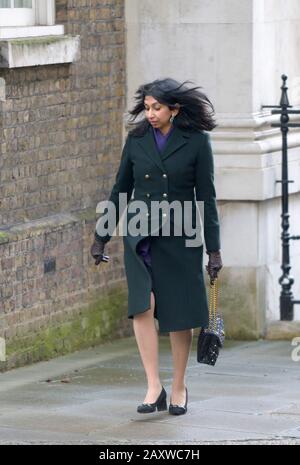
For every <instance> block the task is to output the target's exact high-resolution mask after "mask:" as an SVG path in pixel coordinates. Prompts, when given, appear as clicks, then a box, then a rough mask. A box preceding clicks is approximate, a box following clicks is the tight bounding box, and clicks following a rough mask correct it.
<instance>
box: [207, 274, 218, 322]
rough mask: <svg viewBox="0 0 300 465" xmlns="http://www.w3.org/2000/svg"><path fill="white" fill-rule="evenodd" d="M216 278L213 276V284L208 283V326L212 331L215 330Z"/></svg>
mask: <svg viewBox="0 0 300 465" xmlns="http://www.w3.org/2000/svg"><path fill="white" fill-rule="evenodd" d="M218 293H219V286H218V278H215V279H214V281H213V284H211V282H210V284H209V327H210V328H211V329H213V330H214V331H216V330H217V303H218V297H219V296H218Z"/></svg>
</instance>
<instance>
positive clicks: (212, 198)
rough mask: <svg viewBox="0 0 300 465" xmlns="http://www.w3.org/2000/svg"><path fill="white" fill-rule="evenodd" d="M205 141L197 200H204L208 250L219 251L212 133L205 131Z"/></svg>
mask: <svg viewBox="0 0 300 465" xmlns="http://www.w3.org/2000/svg"><path fill="white" fill-rule="evenodd" d="M203 136H204V137H203V142H202V144H201V146H200V149H199V152H198V154H197V162H196V185H195V192H196V200H197V201H204V239H205V245H206V250H207V252H214V251H218V250H220V248H221V245H220V225H219V218H218V210H217V201H216V190H215V186H214V161H213V153H212V147H211V141H210V135H209V134H208V133H206V132H205V133H203Z"/></svg>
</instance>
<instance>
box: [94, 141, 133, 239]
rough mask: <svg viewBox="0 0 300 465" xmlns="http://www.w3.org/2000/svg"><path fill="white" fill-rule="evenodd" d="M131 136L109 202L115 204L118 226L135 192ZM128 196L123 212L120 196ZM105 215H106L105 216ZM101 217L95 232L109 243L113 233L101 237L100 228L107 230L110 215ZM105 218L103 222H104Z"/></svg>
mask: <svg viewBox="0 0 300 465" xmlns="http://www.w3.org/2000/svg"><path fill="white" fill-rule="evenodd" d="M129 148H130V136H129V135H127V138H126V141H125V144H124V147H123V150H122V155H121V161H120V165H119V168H118V171H117V174H116V177H115V183H114V185H113V188H112V190H111V193H110V196H109V199H108V200H109V201H110V202H113V204H114V205H115V212H116V225H115V226H117V225H118V223H119V220H120V217H121V216H122V213H123V211H124V210H125V207H126V205H127V203H128V201H129V200H130V198H131V195H132V191H133V186H134V181H133V167H132V161H131V158H130V150H129ZM120 193H122V194H126V202H125V203H124V208H122V210H121V209H120V205H119V194H120ZM106 213H108V210H106ZM103 215H104V214H103ZM103 215H102V216H100V218H99V219H98V221H97V227H96V230H95V237H96V238H98V239H101V240H102V241H103V242H105V243H106V242H108V241H110V239H111V237H112V234H113V231H111V234H110V233H107V234H105V235H100V234H99V233H98V232H99V230H100V227H101V226H103V225H105V227H106V228H107V226H108V222H109V221H110V220H109V215H106V217H104V216H103ZM102 218H103V220H102Z"/></svg>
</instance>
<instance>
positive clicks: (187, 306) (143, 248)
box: [91, 78, 222, 415]
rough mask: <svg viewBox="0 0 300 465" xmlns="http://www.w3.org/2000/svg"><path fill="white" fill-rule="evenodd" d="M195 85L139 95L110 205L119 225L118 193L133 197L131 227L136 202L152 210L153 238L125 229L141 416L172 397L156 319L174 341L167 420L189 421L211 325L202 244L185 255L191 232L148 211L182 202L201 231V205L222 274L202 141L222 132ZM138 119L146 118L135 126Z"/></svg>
mask: <svg viewBox="0 0 300 465" xmlns="http://www.w3.org/2000/svg"><path fill="white" fill-rule="evenodd" d="M188 82H189V81H185V82H183V83H179V82H177V81H175V80H174V79H170V78H166V79H161V80H158V79H157V80H155V81H153V82H151V83H147V84H144V85H141V86H140V87H139V88H138V90H137V92H136V96H135V99H136V101H137V102H136V105H135V107H134V108H133V109H132V110H131V111H130V112H129V113H130V115H131V119H130V124H131V125H132V126H133V129H131V130H130V131H129V133H128V135H127V138H126V142H125V145H124V148H123V151H122V156H121V162H120V166H119V169H118V173H117V175H116V178H115V184H114V186H113V188H112V191H111V194H110V197H109V200H110V201H111V202H113V204H114V205H115V207H116V212H117V221H118V220H119V218H120V216H121V214H122V211H120V208H119V202H118V201H119V194H121V193H122V194H123V195H124V194H126V195H127V197H126V198H127V206H128V208H127V216H126V220H125V221H126V222H127V225H129V222H130V220H131V219H132V217H133V214H132V213H129V207H130V205H131V204H132V202H133V201H135V200H139V201H143V202H144V203H145V205H146V206H147V207H148V211H147V213H146V217H147V221H148V225H149V229H150V231H149V229H148V231H147V233H146V234H145V233H144V232H143V233H139V234H133V233H132V232H131V231H130V228H128V229H129V230H128V233H127V235H124V236H123V242H124V264H125V271H126V278H127V283H128V318H131V319H132V320H133V328H134V334H135V338H136V341H137V345H138V349H139V352H140V356H141V360H142V363H143V366H144V369H145V373H146V378H147V383H148V390H147V392H146V396H145V398H144V401H143V402H142V404H140V405H139V406H138V407H137V411H138V412H140V413H149V412H154V411H155V410H156V409H157V410H166V409H167V393H166V391H165V389H164V387H163V386H162V383H161V381H160V377H159V366H158V332H157V329H156V325H155V321H154V319H156V320H157V322H158V325H159V331H160V332H161V333H165V332H168V333H169V335H170V342H171V349H172V357H173V382H172V390H171V393H170V404H169V413H170V414H173V415H181V414H184V413H186V412H187V403H188V390H187V386H186V382H185V371H186V366H187V362H188V357H189V353H190V348H191V343H192V337H193V328H198V327H207V326H208V303H207V295H206V288H205V281H204V275H203V269H202V268H203V244H201V245H194V246H187V239H191V235H190V234H189V235H187V234H186V232H185V231H183V232H182V233H181V235H178V233H176V234H175V232H176V231H175V224H176V223H177V225H178V221H176V219H175V217H174V213H173V210H172V211H171V212H170V213H169V212H168V213H162V215H160V214H159V215H158V218H156V216H157V215H156V213H153V212H152V209H151V208H152V206H153V204H154V203H155V202H157V201H158V202H162V201H165V202H166V201H167V203H168V204H170V203H172V202H173V201H177V205H179V206H180V207H182V210H183V213H184V214H185V213H186V212H185V202H187V201H188V202H189V203H190V205H191V212H192V215H191V222H192V227H193V228H194V227H195V225H196V224H197V221H196V220H197V218H196V217H197V215H199V212H198V209H197V208H196V201H203V202H204V239H205V245H206V253H207V254H208V256H209V259H208V265H207V266H206V270H207V272H208V274H209V277H210V280H211V281H213V280H214V279H215V278H216V277H217V274H218V272H219V270H220V269H221V268H222V260H221V254H220V227H219V219H218V212H217V206H216V192H215V187H214V163H213V155H212V149H211V144H210V138H209V134H208V133H207V132H205V131H211V130H212V129H213V128H214V127H216V124H215V122H214V120H213V113H214V109H213V106H212V104H211V102H210V101H209V99H208V98H207V97H206V96H205V94H204V93H203V92H201V91H200V90H199V87H189V86H188V85H187V83H188ZM140 114H143V115H144V118H143V119H141V120H140V121H139V122H138V123H136V122H135V120H136V118H137V116H139V115H140ZM133 189H134V196H133V197H132V193H133ZM183 216H184V215H183ZM154 219H158V223H156V224H158V227H157V228H156V229H155V228H153V223H154V222H153V220H154ZM167 220H169V224H170V230H169V233H168V235H166V234H164V233H163V227H162V226H163V224H165V222H166V221H167ZM179 222H180V221H179ZM150 225H151V226H150ZM101 226H103V221H102V223H101V218H100V219H99V220H98V222H97V226H96V231H95V239H94V243H93V245H92V247H91V254H92V256H93V257H94V259H95V264H96V265H98V264H99V263H101V261H105V260H106V259H105V256H104V247H105V244H106V243H107V242H108V241H109V240H110V239H111V235H110V234H109V233H106V234H104V233H103V232H101V231H103V229H102V230H101ZM181 226H182V224H181ZM193 237H194V238H195V235H194V236H193Z"/></svg>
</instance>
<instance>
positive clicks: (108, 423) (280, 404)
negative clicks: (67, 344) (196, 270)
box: [0, 335, 300, 445]
mask: <svg viewBox="0 0 300 465" xmlns="http://www.w3.org/2000/svg"><path fill="white" fill-rule="evenodd" d="M159 344H160V374H161V380H162V383H163V385H164V387H165V388H166V390H167V393H168V399H167V400H168V402H169V398H170V387H171V383H172V357H171V349H170V343H169V337H168V336H167V335H162V336H160V338H159ZM293 350H294V351H295V347H293V346H292V345H291V341H267V340H259V341H226V342H225V346H224V348H223V349H222V350H221V353H220V356H219V358H218V360H217V363H216V365H215V366H209V365H204V364H199V363H198V362H197V360H196V338H195V337H194V340H193V346H192V351H191V354H190V358H189V363H188V367H187V372H186V384H187V387H188V392H189V403H188V411H187V413H186V414H185V415H181V416H173V415H170V414H169V413H168V411H164V412H155V413H150V414H139V413H137V411H136V407H137V405H138V404H139V403H141V402H142V401H143V399H144V396H145V393H146V378H145V374H144V369H143V366H142V363H141V359H140V356H139V353H138V348H137V345H136V341H135V339H134V337H131V338H125V339H120V340H115V341H112V342H109V343H106V344H103V345H100V346H97V347H94V348H91V349H87V350H83V351H78V352H74V353H72V354H70V355H66V356H62V357H58V358H56V359H52V360H49V361H45V362H40V363H36V364H34V365H31V366H26V367H22V368H17V369H14V370H10V371H8V372H6V373H0V444H1V445H4V444H102V445H103V444H107V445H109V444H110V445H111V444H116V445H120V444H126V445H130V444H137V445H138V444H186V445H188V444H191V445H192V444H290V445H294V444H300V396H299V387H300V360H299V361H297V357H292V351H293ZM298 352H299V351H298ZM298 358H300V357H298Z"/></svg>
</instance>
